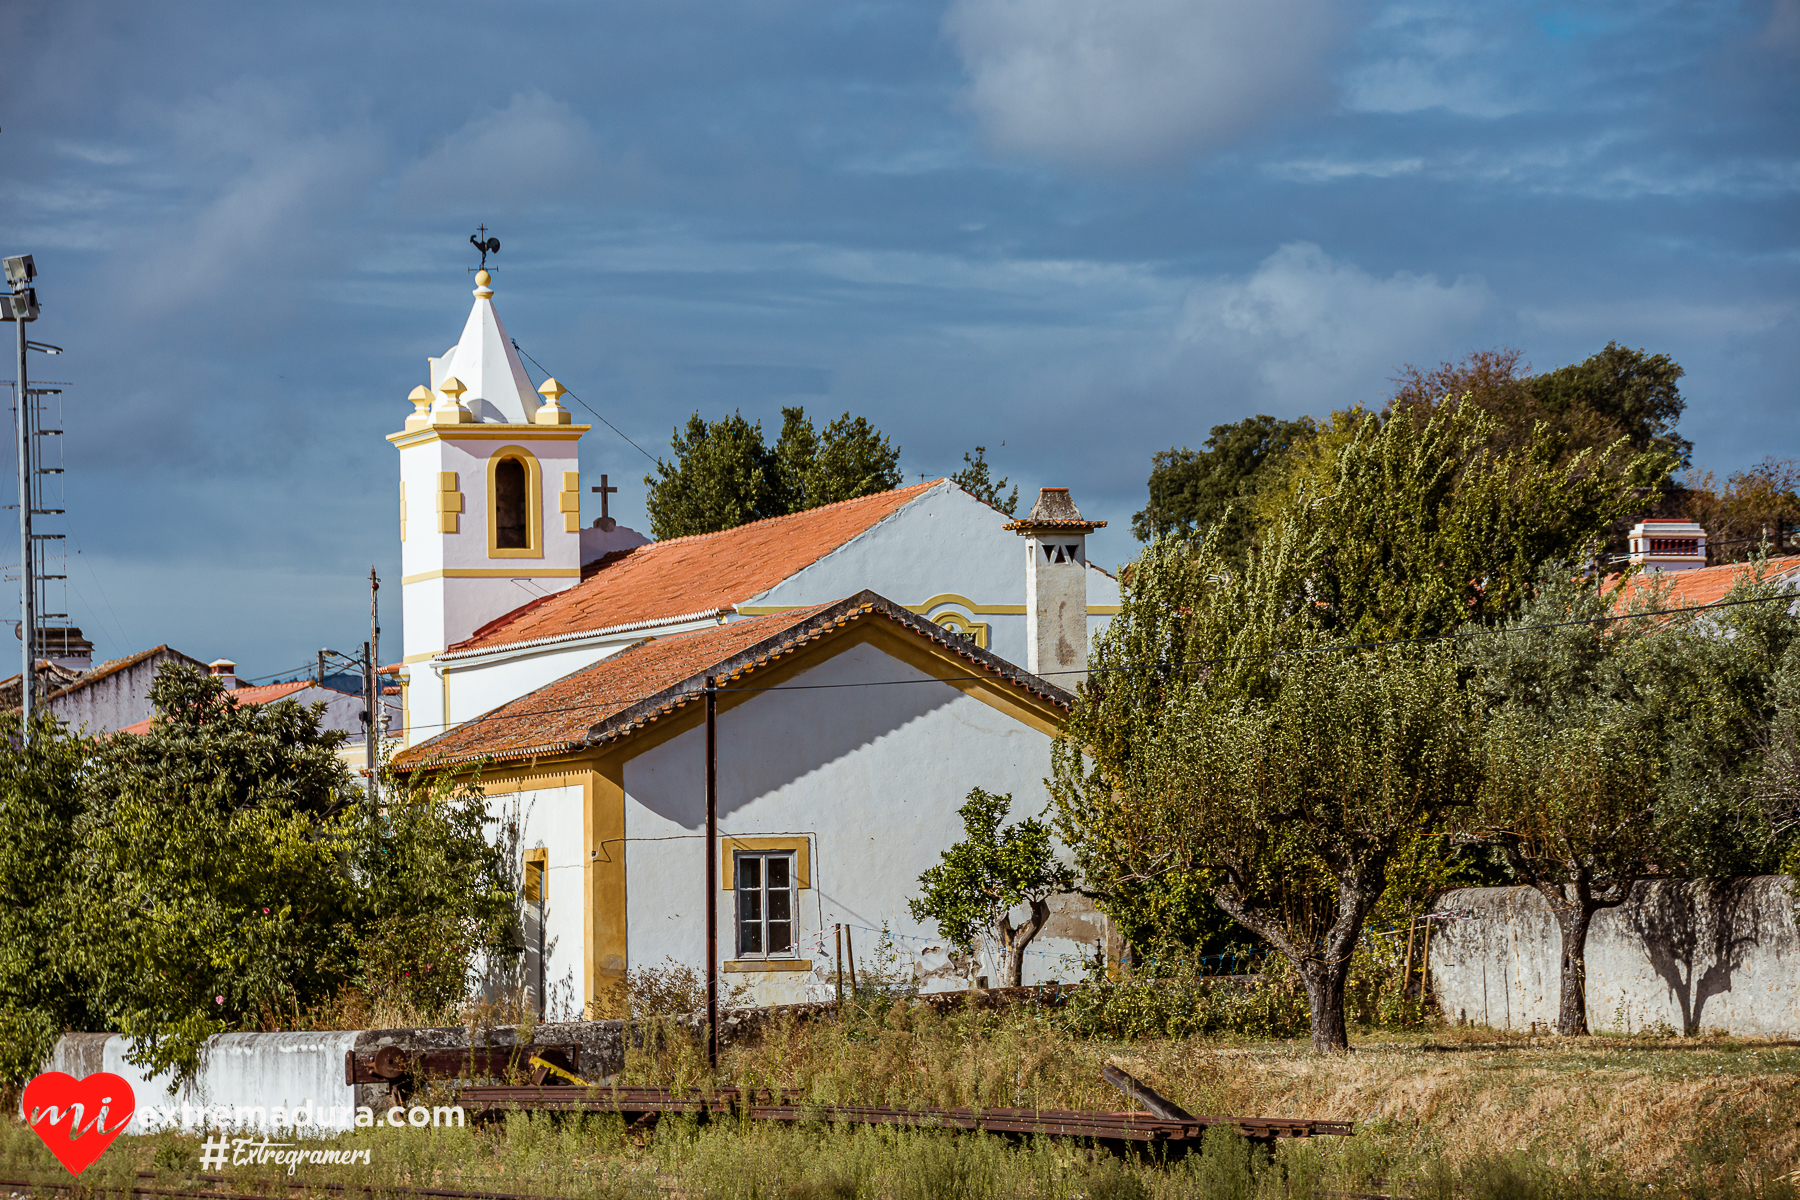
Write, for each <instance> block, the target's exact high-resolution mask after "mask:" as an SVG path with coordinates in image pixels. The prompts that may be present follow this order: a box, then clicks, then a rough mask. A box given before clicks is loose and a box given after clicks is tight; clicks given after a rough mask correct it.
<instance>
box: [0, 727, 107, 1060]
mask: <svg viewBox="0 0 1800 1200" xmlns="http://www.w3.org/2000/svg"><path fill="white" fill-rule="evenodd" d="M18 731H19V718H18V717H17V716H11V717H8V718H6V720H5V722H4V724H3V725H0V828H4V829H5V830H6V836H5V837H4V838H0V1089H5V1088H11V1087H16V1086H18V1085H19V1084H21V1083H23V1082H24V1081H25V1080H26V1079H29V1078H30V1077H31V1076H33V1075H35V1074H37V1072H38V1070H39V1068H40V1067H41V1066H42V1064H43V1063H44V1062H45V1061H46V1060H47V1059H48V1058H49V1057H50V1051H51V1050H52V1049H53V1048H54V1047H55V1045H56V1039H57V1037H58V1036H59V1035H61V1034H62V1032H63V1031H64V1030H65V1029H96V1028H100V1027H101V1026H102V1023H103V1018H102V1016H101V1014H100V1013H98V1012H97V1011H95V1009H94V1008H93V1006H92V1004H91V995H90V989H89V988H88V986H87V982H86V980H85V978H84V977H83V976H82V975H81V973H80V972H79V971H76V970H74V969H73V968H72V964H71V962H70V956H68V955H67V954H66V953H64V950H65V948H66V946H67V945H68V941H69V938H70V936H71V931H70V928H69V926H70V924H71V922H72V921H73V920H74V918H75V917H76V915H77V912H76V906H75V904H74V902H73V897H71V895H70V894H69V888H70V873H71V872H70V865H71V851H72V849H73V848H74V847H75V846H76V840H75V822H76V818H77V817H78V816H79V815H80V813H81V774H82V770H83V768H84V766H85V765H86V762H87V759H88V757H89V756H90V755H91V754H92V752H93V748H94V743H93V742H92V741H90V740H89V739H87V738H84V737H80V736H78V735H75V734H71V733H69V732H68V731H66V730H64V729H62V728H61V727H59V726H58V725H57V723H56V721H55V720H54V719H50V718H45V719H42V720H40V721H39V722H38V723H37V726H36V728H35V730H34V735H33V737H32V741H31V744H30V745H29V746H23V745H21V744H20V740H19V736H18Z"/></svg>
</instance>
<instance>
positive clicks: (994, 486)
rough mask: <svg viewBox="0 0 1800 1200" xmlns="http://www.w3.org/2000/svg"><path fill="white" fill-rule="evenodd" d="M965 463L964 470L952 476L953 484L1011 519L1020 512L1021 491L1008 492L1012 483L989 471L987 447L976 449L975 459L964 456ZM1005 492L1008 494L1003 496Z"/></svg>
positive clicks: (1016, 489) (1015, 489)
mask: <svg viewBox="0 0 1800 1200" xmlns="http://www.w3.org/2000/svg"><path fill="white" fill-rule="evenodd" d="M963 463H964V464H965V465H964V467H963V469H962V470H960V471H958V472H956V473H955V474H953V475H951V476H950V482H951V483H954V484H955V485H956V486H957V487H959V488H961V489H962V490H963V491H965V492H967V493H969V495H971V496H973V497H975V498H976V499H977V500H979V501H981V502H982V503H983V504H988V505H992V506H993V507H995V508H997V509H999V510H1000V511H1001V512H1003V513H1005V514H1006V515H1007V516H1009V517H1010V516H1013V515H1014V514H1016V513H1017V512H1018V511H1019V489H1018V488H1016V487H1015V488H1014V489H1013V490H1012V491H1011V492H1006V485H1007V483H1009V482H1010V481H1009V480H1006V479H1001V480H995V479H994V477H993V476H992V474H991V473H990V472H989V470H988V463H987V447H986V446H977V447H975V457H974V458H970V457H969V456H968V455H967V454H965V455H963ZM1003 492H1006V494H1005V495H1002V493H1003Z"/></svg>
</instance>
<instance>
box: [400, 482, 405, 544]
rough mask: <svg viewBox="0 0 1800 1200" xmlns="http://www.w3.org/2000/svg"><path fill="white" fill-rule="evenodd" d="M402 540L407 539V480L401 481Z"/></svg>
mask: <svg viewBox="0 0 1800 1200" xmlns="http://www.w3.org/2000/svg"><path fill="white" fill-rule="evenodd" d="M400 540H401V541H403V542H404V541H405V540H406V480H404V479H402V480H401V481H400Z"/></svg>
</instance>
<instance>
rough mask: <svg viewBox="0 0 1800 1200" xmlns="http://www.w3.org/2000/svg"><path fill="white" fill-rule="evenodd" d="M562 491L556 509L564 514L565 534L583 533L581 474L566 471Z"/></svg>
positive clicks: (559, 493) (558, 494)
mask: <svg viewBox="0 0 1800 1200" xmlns="http://www.w3.org/2000/svg"><path fill="white" fill-rule="evenodd" d="M562 476H563V485H562V491H561V492H558V493H557V496H556V507H557V509H558V510H559V511H560V512H561V513H562V519H563V532H564V533H580V532H581V472H580V471H564V472H563V473H562Z"/></svg>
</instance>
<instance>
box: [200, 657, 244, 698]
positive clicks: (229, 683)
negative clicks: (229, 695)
mask: <svg viewBox="0 0 1800 1200" xmlns="http://www.w3.org/2000/svg"><path fill="white" fill-rule="evenodd" d="M206 669H207V670H208V671H211V672H212V676H213V678H214V679H217V680H218V681H219V682H220V683H222V684H224V685H225V690H226V691H228V692H230V691H235V690H236V689H237V685H238V681H237V664H236V663H234V662H232V661H231V660H230V659H229V658H220V659H214V660H213V661H212V662H209V663H207V664H206Z"/></svg>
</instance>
